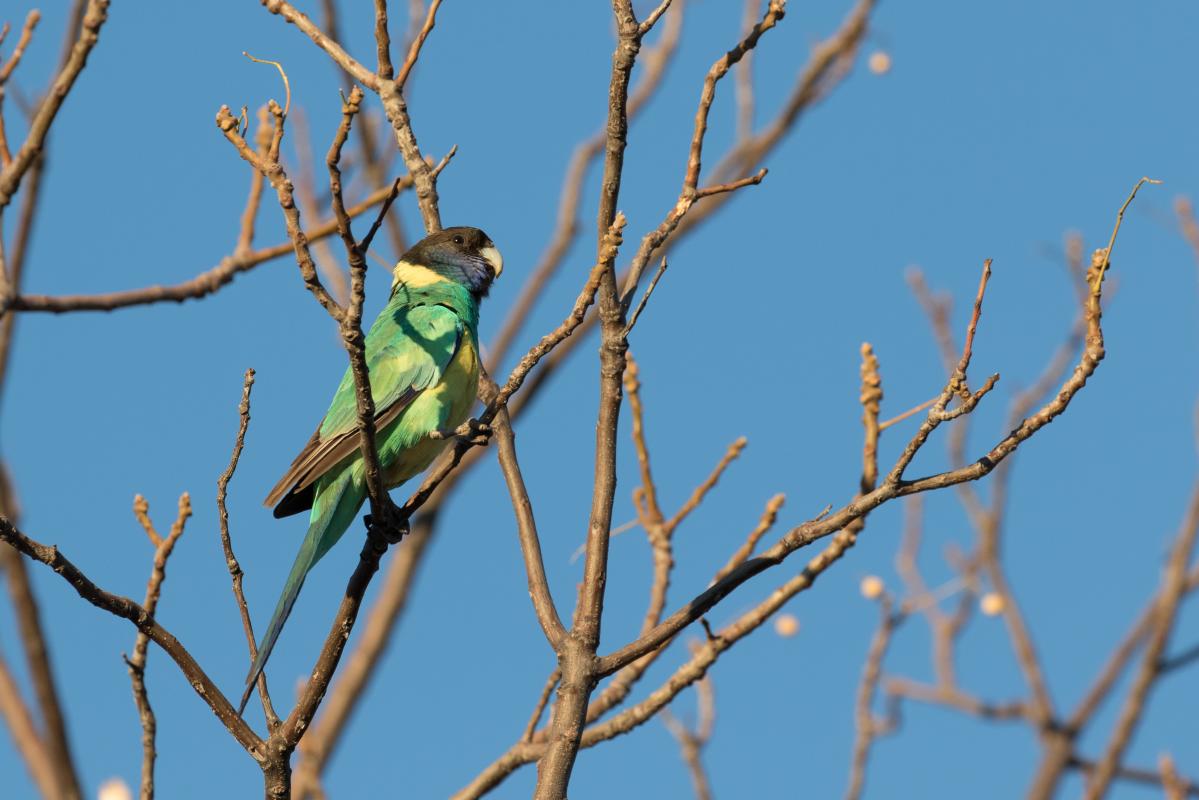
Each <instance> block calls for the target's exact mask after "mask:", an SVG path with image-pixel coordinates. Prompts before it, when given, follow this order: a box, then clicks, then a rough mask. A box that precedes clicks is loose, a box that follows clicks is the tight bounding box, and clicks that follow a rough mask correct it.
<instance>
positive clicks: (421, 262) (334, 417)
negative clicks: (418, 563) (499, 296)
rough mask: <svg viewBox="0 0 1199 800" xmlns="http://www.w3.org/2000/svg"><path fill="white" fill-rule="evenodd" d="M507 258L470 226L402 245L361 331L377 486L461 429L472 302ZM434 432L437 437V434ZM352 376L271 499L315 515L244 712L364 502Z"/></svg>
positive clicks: (472, 354)
mask: <svg viewBox="0 0 1199 800" xmlns="http://www.w3.org/2000/svg"><path fill="white" fill-rule="evenodd" d="M503 269H504V260H503V257H502V256H501V255H500V252H499V250H497V249H496V246H495V244H494V243H493V242H492V241H491V239H490V238H488V236H487V234H486V233H484V232H483V231H481V230H479V229H478V228H468V227H455V228H445V229H443V230H441V231H438V232H436V233H432V234H430V235H428V236H426V237H425V238H424V239H422V240H421V241H420V242H418V243H417V244H416V245H414V246H413V247H412V248H411V249H409V250H408V251H407V252H406V253H404V255H403V256H401V257H400V260H399V261H398V262H397V263H396V266H395V268H394V269H393V270H392V274H393V278H394V279H393V281H392V284H391V295H390V297H389V299H388V301H387V305H386V306H385V307H384V309H383V310H382V311H381V312H380V313H379V316H378V317H377V318H376V319H375V321H374V323H373V324H372V325H371V327H370V330H369V331H368V332H367V334H366V363H367V367H368V369H369V372H370V383H371V396H372V397H373V398H374V401H375V430H376V431H377V435H376V445H377V449H378V452H379V463H380V466H381V468H382V473H383V475H382V477H383V481H384V484H385V485H386V486H387V488H388V489H394V488H395V487H397V486H399V485H400V484H402V483H404V482H405V481H407V480H408V479H410V478H412V477H414V476H416V475H418V474H420V473H421V472H423V471H424V470H425V469H426V468H427V467H428V466H429V465H430V464H431V463H433V460H434V459H435V458H436V457H437V455H438V454H439V453H440V452H441V451H442V449H443V448H444V447H445V445H446V443H447V437H446V436H445V435H444V432H445V431H449V430H453V429H455V428H457V427H458V426H459V425H461V424H462V423H463V422H465V421H466V419H467V415H468V414H469V413H470V410H471V408H472V406H473V405H474V402H475V399H476V397H477V393H478V379H479V345H478V325H479V303H480V301H481V300H482V299H483V298H484V297H486V296H487V293H488V291H489V290H490V289H491V284H492V281H494V280H495V279H496V278H498V277H499V276H500V273H501V272H502V271H503ZM438 434H442V435H438ZM359 438H360V437H359V426H358V407H357V403H356V400H355V395H354V376H353V374H352V372H351V371H350V370H349V369H347V370H346V373H345V375H344V376H343V377H342V379H341V383H340V384H339V385H338V387H337V391H336V393H335V394H334V395H333V402H332V404H331V405H330V406H329V410H328V411H327V412H326V413H325V417H324V419H323V420H321V423H320V425H319V426H318V427H317V429H316V432H315V433H314V434H312V438H311V439H309V440H308V444H306V445H305V446H304V449H303V450H301V451H300V454H299V455H298V456H296V458H295V460H294V461H293V462H292V464H291V466H290V467H289V468H288V470H287V472H286V473H285V474H284V475H283V477H282V478H281V479H280V480H279V482H278V483H277V484H276V485H275V488H273V489H272V490H271V491H270V494H268V495H267V497H266V500H265V503H264V504H265V505H266V506H267V507H272V506H273V507H274V516H275V517H276V518H282V517H287V516H290V515H292V514H299V513H301V512H303V511H308V510H309V509H311V513H310V514H309V518H308V532H307V534H306V535H305V536H304V542H303V544H301V545H300V552H299V554H297V555H296V560H295V563H294V564H293V565H292V568H291V572H290V574H289V575H288V576H287V581H286V582H285V583H284V584H283V594H282V596H281V597H280V598H279V602H278V605H276V607H275V612H274V614H273V615H272V616H271V621H270V624H268V625H267V628H266V633H265V634H264V635H263V637H262V644H261V645H260V646H259V648H258V655H257V657H256V658H255V659H254V663H253V666H251V667H250V673H249V676H248V677H247V678H246V687H245V694H244V695H243V697H242V701H241V705H240V706H239V707H238V714H241V713H242V712H243V711H244V710H245V706H246V702H247V701H248V700H249V698H250V694H251V692H252V691H253V687H254V683H255V682H256V681H257V680H258V676H259V674H261V672H262V670H263V667H264V666H265V665H266V661H267V659H268V658H269V657H270V654H271V650H272V649H273V648H274V646H275V643H276V641H277V640H278V638H279V633H280V631H281V630H282V628H283V624H284V622H285V621H286V620H287V617H288V614H290V613H291V609H292V606H293V605H294V604H295V601H296V597H297V596H298V595H299V593H300V588H301V587H302V586H303V585H304V578H305V577H306V576H307V575H308V572H309V571H310V570H311V569H312V568H313V566H315V565H316V562H317V561H319V560H320V558H321V557H322V556H323V555H325V553H327V552H328V551H329V548H331V547H332V546H333V545H334V544H336V543H337V540H338V539H340V538H341V536H342V534H343V533H345V532H346V529H347V528H348V527H349V526H350V524H351V523H352V522H353V521H354V519H355V518H356V517H357V514H358V510H359V508H361V506H362V503H363V501H364V500H365V499H366V497H367V488H366V478H365V464H364V462H363V459H362V452H361V449H360V441H359Z"/></svg>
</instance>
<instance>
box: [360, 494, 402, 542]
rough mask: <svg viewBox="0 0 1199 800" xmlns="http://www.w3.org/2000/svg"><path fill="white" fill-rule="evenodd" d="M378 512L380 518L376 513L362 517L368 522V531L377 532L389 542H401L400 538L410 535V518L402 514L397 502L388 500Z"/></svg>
mask: <svg viewBox="0 0 1199 800" xmlns="http://www.w3.org/2000/svg"><path fill="white" fill-rule="evenodd" d="M377 512H378V517H379V519H378V520H376V519H375V515H374V514H367V515H366V516H364V517H363V518H362V521H363V522H364V523H366V530H367V532H368V533H370V532H371V531H375V532H377V533H378V534H379V535H380V536H382V537H383V538H384V540H386V541H387V543H388V544H399V542H400V540H401V539H403V538H404V537H405V536H407V535H408V532H409V526H408V518H407V517H405V516H404V515H402V514H401V513H400V510H399V509H398V508H396V506H395V504H394V503H391V502H387V503H386V504H385V505H383V507H382V508H379V509H377Z"/></svg>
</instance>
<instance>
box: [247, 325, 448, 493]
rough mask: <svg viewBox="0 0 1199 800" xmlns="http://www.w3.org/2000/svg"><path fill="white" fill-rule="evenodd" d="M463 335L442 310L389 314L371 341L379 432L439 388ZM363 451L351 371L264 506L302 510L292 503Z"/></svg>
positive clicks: (368, 352)
mask: <svg viewBox="0 0 1199 800" xmlns="http://www.w3.org/2000/svg"><path fill="white" fill-rule="evenodd" d="M462 331H463V326H462V320H461V319H459V317H458V315H457V314H456V313H455V312H454V311H453V310H452V309H450V308H449V307H447V306H442V305H419V306H401V307H399V308H398V309H395V310H392V309H390V308H388V309H385V310H384V312H383V313H382V314H380V315H379V318H378V319H376V320H375V324H374V325H372V326H371V329H370V332H369V333H368V334H367V337H366V361H367V367H368V368H369V370H370V378H371V396H372V397H373V398H374V401H375V428H376V430H382V429H384V428H386V427H387V426H388V425H389V424H391V423H392V422H393V421H394V420H395V419H396V417H397V416H399V414H400V412H401V411H403V410H404V409H405V408H406V407H407V406H408V405H409V404H410V403H411V402H412V401H413V399H415V398H416V397H417V395H419V394H420V393H421V392H422V391H424V390H425V389H428V388H429V387H431V386H436V385H437V383H438V382H439V381H440V380H441V376H442V374H443V373H444V372H445V370H446V368H447V367H448V366H449V364H450V362H451V361H453V359H454V355H455V354H456V353H457V352H458V348H459V346H460V345H461V343H462ZM358 448H359V437H358V405H357V400H356V398H355V392H354V375H353V373H352V372H351V371H350V370H348V369H347V370H346V374H345V376H344V377H342V379H341V384H340V385H339V386H338V387H337V393H336V394H335V395H334V396H333V403H332V404H331V405H330V406H329V411H328V412H327V413H326V414H325V418H324V420H323V421H322V422H321V424H320V427H318V428H317V430H316V433H314V434H313V435H312V438H311V439H309V440H308V444H307V445H305V447H304V449H303V450H301V451H300V454H299V455H298V456H296V459H295V461H293V462H292V464H291V467H289V468H288V470H287V472H286V474H284V476H283V477H282V478H281V479H280V480H279V482H278V483H277V484H275V488H274V489H272V490H271V492H270V494H269V495H267V498H266V500H265V504H266V505H268V506H273V505H275V504H276V503H280V508H278V509H276V512H277V513H276V515H277V516H280V514H278V512H279V511H283V512H284V514H283V515H286V514H287V513H296V512H297V511H301V510H303V509H302V508H301V507H294V508H293V507H291V506H294V505H296V504H294V503H293V504H290V505H289V504H288V503H287V499H288V498H289V497H290V496H292V495H300V494H303V493H304V492H305V490H307V489H308V487H310V486H312V484H314V483H315V482H316V480H317V479H318V478H320V476H321V475H324V474H325V473H326V472H327V471H328V470H330V469H332V468H333V467H334V466H336V465H337V464H339V463H340V462H341V461H342V459H344V458H345V457H346V456H348V455H350V454H351V453H353V452H355V451H356V450H357V449H358ZM281 501H282V503H281Z"/></svg>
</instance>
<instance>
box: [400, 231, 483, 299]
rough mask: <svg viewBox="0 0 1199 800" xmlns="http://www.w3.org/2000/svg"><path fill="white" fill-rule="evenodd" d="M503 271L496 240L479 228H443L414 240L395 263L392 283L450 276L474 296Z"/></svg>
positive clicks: (415, 283)
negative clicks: (415, 242) (494, 241)
mask: <svg viewBox="0 0 1199 800" xmlns="http://www.w3.org/2000/svg"><path fill="white" fill-rule="evenodd" d="M503 271H504V259H503V257H502V256H500V251H499V250H497V249H496V247H495V244H494V243H493V242H492V241H491V239H490V238H489V237H488V236H487V234H485V233H483V231H481V230H479V229H478V228H465V227H463V228H445V229H444V230H440V231H438V232H437V233H433V234H430V235H428V236H426V237H425V238H424V239H421V240H420V241H419V242H417V244H416V245H414V246H413V247H412V249H410V250H409V251H408V252H407V253H405V254H404V256H403V257H402V258H401V259H400V261H399V263H398V264H396V266H395V269H394V270H393V272H394V275H395V283H396V284H399V283H404V284H407V285H409V286H413V287H416V286H421V285H428V284H430V283H433V282H435V281H438V280H442V279H445V280H451V281H453V282H454V283H457V284H460V285H462V286H465V287H466V288H468V289H469V290H470V291H471V294H473V295H475V296H476V297H485V296H486V295H487V292H488V290H489V289H491V282H492V281H493V280H495V279H496V278H498V277H499V276H500V273H501V272H503Z"/></svg>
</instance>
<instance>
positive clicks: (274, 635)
mask: <svg viewBox="0 0 1199 800" xmlns="http://www.w3.org/2000/svg"><path fill="white" fill-rule="evenodd" d="M355 472H356V470H353V469H347V470H342V471H341V472H340V474H337V475H336V476H332V477H329V478H322V479H321V480H320V481H318V482H317V486H316V493H315V494H316V496H315V500H314V502H313V504H312V515H311V516H310V518H309V522H308V533H307V534H306V535H305V536H304V543H303V544H302V545H300V552H299V553H297V554H296V561H295V563H294V564H292V567H291V573H290V574H288V576H287V582H286V583H284V584H283V594H282V596H280V597H279V604H278V605H276V606H275V613H274V614H273V615H272V616H271V621H270V624H269V625H267V627H266V633H265V634H263V637H262V643H261V644H260V645H259V646H258V656H257V657H256V658H255V659H254V664H253V666H251V667H250V674H249V675H248V676H246V688H245V692H244V693H243V694H242V698H241V703H240V704H239V705H238V707H237V713H238V715H240V714H241V713H242V711H243V710H245V707H246V702H247V701H248V700H249V699H250V694H251V693H252V692H253V691H254V683H255V682H256V681H257V680H258V676H259V675H260V674H261V673H262V670H263V667H265V666H266V660H267V659H268V658H270V655H271V651H272V650H273V649H274V648H275V642H276V641H277V640H278V639H279V633H280V631H282V630H283V623H284V622H286V621H287V616H288V615H289V614H290V613H291V609H292V606H293V605H295V602H296V597H297V596H298V595H299V594H300V587H302V586H303V585H304V578H306V577H307V576H308V571H309V570H311V569H312V568H313V567H314V566H315V565H316V562H317V561H319V560H320V558H321V556H323V555H324V554H325V553H327V552H328V551H329V548H330V547H332V546H333V545H334V544H336V543H337V540H338V539H340V538H341V535H342V534H343V533H345V532H346V529H347V528H348V527H350V524H351V523H353V521H354V518H355V517H356V516H357V515H358V509H359V508H361V507H362V501H363V500H364V499H365V497H366V494H365V491H364V489H363V486H362V480H361V478H360V477H359V476H357V475H356V474H355ZM326 481H328V482H327V483H326Z"/></svg>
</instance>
